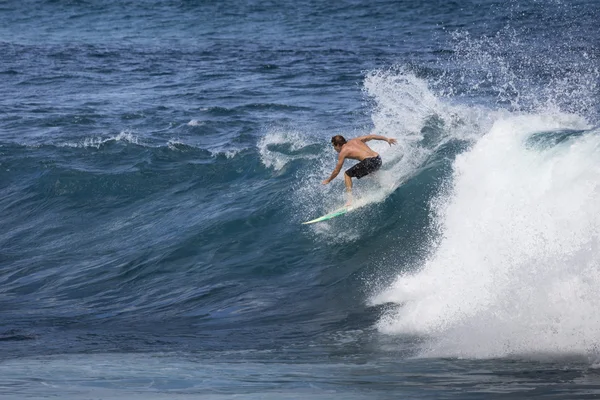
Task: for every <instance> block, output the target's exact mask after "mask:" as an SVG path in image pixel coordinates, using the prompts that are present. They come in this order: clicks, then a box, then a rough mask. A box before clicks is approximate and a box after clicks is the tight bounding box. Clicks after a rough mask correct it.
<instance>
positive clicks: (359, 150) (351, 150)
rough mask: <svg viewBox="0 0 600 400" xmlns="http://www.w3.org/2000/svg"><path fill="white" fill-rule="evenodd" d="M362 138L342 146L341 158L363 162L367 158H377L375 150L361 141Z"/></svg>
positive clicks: (351, 140) (349, 141)
mask: <svg viewBox="0 0 600 400" xmlns="http://www.w3.org/2000/svg"><path fill="white" fill-rule="evenodd" d="M361 139H362V138H356V139H350V140H348V141H347V142H346V144H345V145H343V146H342V150H341V151H340V155H339V157H344V158H350V159H352V160H358V161H362V160H364V159H365V158H371V157H377V156H378V155H379V154H377V153H376V152H375V151H373V149H371V148H370V147H369V146H367V145H366V144H365V142H363V141H362V140H361Z"/></svg>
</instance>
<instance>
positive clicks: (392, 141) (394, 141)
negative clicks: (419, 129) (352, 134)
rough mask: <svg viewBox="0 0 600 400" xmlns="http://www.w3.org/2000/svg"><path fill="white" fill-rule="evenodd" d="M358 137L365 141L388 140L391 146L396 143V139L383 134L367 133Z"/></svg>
mask: <svg viewBox="0 0 600 400" xmlns="http://www.w3.org/2000/svg"><path fill="white" fill-rule="evenodd" d="M357 139H358V140H360V141H361V142H363V143H364V142H368V141H369V140H383V141H384V142H388V144H389V145H390V146H391V145H393V144H396V139H393V138H388V137H385V136H381V135H366V136H361V137H358V138H357Z"/></svg>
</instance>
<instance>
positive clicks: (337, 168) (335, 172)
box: [321, 154, 346, 185]
mask: <svg viewBox="0 0 600 400" xmlns="http://www.w3.org/2000/svg"><path fill="white" fill-rule="evenodd" d="M345 159H346V156H343V155H341V154H340V155H339V157H338V162H337V165H336V166H335V169H334V170H333V172H332V173H331V176H330V177H329V178H327V179H325V180H324V181H323V182H321V183H323V185H327V184H328V183H329V182H331V181H332V180H333V179H334V178H335V177H336V176H338V174H339V173H340V171H341V170H342V167H343V166H344V160H345Z"/></svg>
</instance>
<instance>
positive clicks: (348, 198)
mask: <svg viewBox="0 0 600 400" xmlns="http://www.w3.org/2000/svg"><path fill="white" fill-rule="evenodd" d="M344 183H345V184H346V206H350V205H352V178H351V177H350V176H349V175H348V174H346V173H345V174H344Z"/></svg>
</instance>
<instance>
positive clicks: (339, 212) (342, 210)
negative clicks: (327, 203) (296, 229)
mask: <svg viewBox="0 0 600 400" xmlns="http://www.w3.org/2000/svg"><path fill="white" fill-rule="evenodd" d="M348 211H352V207H346V206H344V207H341V208H338V209H337V210H333V211H332V212H330V213H329V214H325V215H323V216H322V217H319V218H315V219H312V220H310V221H306V222H303V223H302V225H307V224H314V223H315V222H321V221H327V220H328V219H331V218H335V217H339V216H340V215H344V214H346V213H347V212H348Z"/></svg>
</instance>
